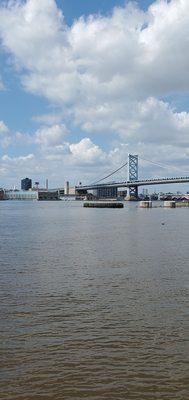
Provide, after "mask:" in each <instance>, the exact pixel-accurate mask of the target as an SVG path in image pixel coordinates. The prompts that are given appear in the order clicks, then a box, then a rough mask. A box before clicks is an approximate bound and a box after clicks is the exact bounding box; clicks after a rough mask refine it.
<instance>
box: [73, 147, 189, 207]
mask: <svg viewBox="0 0 189 400" xmlns="http://www.w3.org/2000/svg"><path fill="white" fill-rule="evenodd" d="M138 161H139V157H138V154H129V155H128V161H127V162H126V163H125V164H123V165H121V166H120V167H119V168H117V169H116V170H115V171H113V172H111V173H110V174H108V175H106V176H105V177H103V178H101V179H99V180H97V181H96V182H93V183H91V184H89V185H79V186H76V191H77V192H78V193H79V194H80V193H81V192H83V191H88V190H97V189H100V188H117V189H118V188H128V192H129V193H128V196H127V197H128V200H137V199H138V188H139V187H140V186H152V185H164V184H166V185H167V184H173V183H187V182H189V176H180V177H171V178H154V179H152V178H149V179H141V180H140V179H139V177H138V165H139V163H138ZM143 161H149V160H145V159H143ZM149 162H151V163H152V164H155V165H158V166H162V165H161V164H159V163H155V162H153V161H149ZM126 167H127V180H124V181H118V182H114V181H113V182H105V181H106V179H108V178H110V177H111V176H113V175H115V174H116V173H117V172H119V171H121V170H122V169H123V168H126ZM164 167H165V166H164ZM169 167H170V166H169Z"/></svg>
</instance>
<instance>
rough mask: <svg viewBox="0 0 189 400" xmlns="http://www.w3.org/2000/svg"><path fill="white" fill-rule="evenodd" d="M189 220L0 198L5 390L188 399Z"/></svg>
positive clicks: (96, 399)
mask: <svg viewBox="0 0 189 400" xmlns="http://www.w3.org/2000/svg"><path fill="white" fill-rule="evenodd" d="M188 221H189V209H163V208H155V209H152V210H144V209H139V208H138V207H137V204H136V203H126V205H125V208H124V209H86V208H85V209H84V208H82V204H81V203H80V202H54V203H53V202H41V203H40V202H16V201H14V202H13V201H12V202H11V201H10V202H9V201H6V202H0V266H1V267H0V305H1V343H2V345H1V353H0V357H1V375H0V377H1V398H2V399H7V400H21V399H24V400H31V399H44V400H46V399H47V400H55V399H56V400H59V399H61V400H62V399H65V400H71V399H72V400H81V399H82V400H83V399H87V400H101V399H102V400H103V399H106V400H109V399H112V400H113V399H114V400H119V399H127V400H132V399H133V400H153V399H158V400H160V399H161V400H164V399H167V400H188V398H189V388H188V372H189V369H188V361H189V358H188V353H189V347H188V341H187V339H188V323H187V322H188V291H189V282H188V270H189V262H188V258H189V249H188ZM162 222H163V223H164V225H162Z"/></svg>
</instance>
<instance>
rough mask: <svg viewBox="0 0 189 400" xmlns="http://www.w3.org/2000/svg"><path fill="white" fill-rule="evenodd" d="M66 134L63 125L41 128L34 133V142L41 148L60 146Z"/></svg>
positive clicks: (66, 131)
mask: <svg viewBox="0 0 189 400" xmlns="http://www.w3.org/2000/svg"><path fill="white" fill-rule="evenodd" d="M67 133H68V130H67V128H66V127H65V125H58V124H57V125H52V126H50V127H47V126H46V127H43V128H40V129H38V130H37V131H36V134H35V141H36V143H38V144H40V145H43V146H47V147H48V146H57V145H60V144H62V142H63V140H64V138H65V135H66V134H67Z"/></svg>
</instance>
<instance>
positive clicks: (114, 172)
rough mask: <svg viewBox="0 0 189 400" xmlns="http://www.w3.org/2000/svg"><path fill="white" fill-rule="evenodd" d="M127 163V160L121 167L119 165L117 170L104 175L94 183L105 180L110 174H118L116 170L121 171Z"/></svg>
mask: <svg viewBox="0 0 189 400" xmlns="http://www.w3.org/2000/svg"><path fill="white" fill-rule="evenodd" d="M126 165H127V162H126V163H125V164H123V165H121V167H119V168H118V169H116V170H115V171H113V172H111V173H110V174H108V175H106V176H104V177H103V178H101V179H99V180H98V181H96V182H93V183H92V185H96V184H97V183H99V182H101V181H104V180H105V179H107V178H109V177H110V176H112V175H114V174H116V172H118V171H120V170H121V169H122V168H124V167H126Z"/></svg>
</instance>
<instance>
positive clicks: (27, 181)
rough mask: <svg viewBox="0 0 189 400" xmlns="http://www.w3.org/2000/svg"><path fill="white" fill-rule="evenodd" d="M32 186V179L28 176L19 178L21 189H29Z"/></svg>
mask: <svg viewBox="0 0 189 400" xmlns="http://www.w3.org/2000/svg"><path fill="white" fill-rule="evenodd" d="M31 188H32V180H31V179H29V178H24V179H22V180H21V189H22V190H29V189H31Z"/></svg>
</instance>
